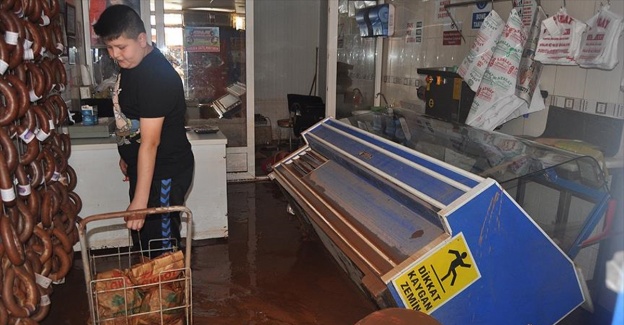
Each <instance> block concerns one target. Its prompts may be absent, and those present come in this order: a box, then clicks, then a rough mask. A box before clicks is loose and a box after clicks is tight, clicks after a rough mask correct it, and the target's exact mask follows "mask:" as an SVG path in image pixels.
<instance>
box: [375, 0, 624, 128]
mask: <svg viewBox="0 0 624 325" xmlns="http://www.w3.org/2000/svg"><path fill="white" fill-rule="evenodd" d="M387 2H390V3H392V4H393V5H394V6H395V8H396V13H397V14H396V20H395V29H396V33H395V35H394V36H393V37H392V38H389V39H386V40H384V42H385V46H386V48H388V50H387V51H388V52H387V56H386V57H388V58H400V57H401V56H402V55H404V54H405V53H408V54H409V59H403V60H401V59H389V60H388V61H387V62H386V65H385V66H384V71H383V74H384V75H390V76H397V75H398V76H400V77H402V78H420V79H422V78H423V76H419V75H418V74H417V73H416V69H417V68H426V67H441V66H455V65H459V64H460V63H461V61H462V60H463V58H464V56H465V55H466V54H467V53H468V51H469V50H470V47H471V46H472V43H473V42H474V39H475V35H476V32H477V30H473V29H472V28H470V17H471V16H470V15H471V13H472V7H471V6H467V7H456V8H453V9H452V14H453V18H454V19H455V21H458V22H462V26H463V31H462V33H463V35H464V38H465V42H464V41H462V44H461V45H459V46H444V45H442V30H443V26H442V25H441V24H439V23H437V22H436V19H435V12H436V6H437V4H438V1H435V0H394V1H387ZM452 2H460V1H459V0H457V1H452ZM541 3H542V6H543V9H544V11H545V12H546V13H547V14H549V15H552V14H554V13H556V12H557V11H558V10H559V8H560V7H561V6H562V5H563V1H559V0H542V1H541ZM601 3H604V4H606V3H607V1H606V0H603V1H601V0H567V1H566V4H567V10H568V13H569V14H570V15H571V16H573V17H575V18H577V19H579V20H581V21H587V20H588V19H589V18H591V17H592V16H593V15H594V14H595V13H596V12H597V10H598V9H599V8H600V6H601ZM610 4H611V11H613V12H615V13H618V14H619V15H623V16H624V0H611V1H610ZM511 6H512V2H511V1H502V2H495V3H494V10H495V11H496V12H497V13H498V14H499V15H500V16H501V18H503V19H505V20H506V19H507V17H508V16H509V12H510V11H511ZM417 20H422V21H423V22H424V28H423V38H424V39H423V42H422V44H418V45H416V44H413V43H411V44H410V43H406V42H405V35H406V31H407V23H408V22H412V21H417ZM623 38H624V37H623V36H620V39H619V46H618V57H619V58H620V60H621V61H624V60H623V59H622V58H623V57H624V56H623V53H624V39H623ZM623 76H624V62H620V63H619V64H618V65H617V66H616V67H615V68H614V69H613V70H611V71H604V70H598V69H584V68H580V67H576V66H571V67H569V66H554V65H551V66H546V67H545V68H544V70H543V72H542V80H541V88H542V89H543V90H546V91H548V93H549V94H550V95H556V96H569V97H574V98H584V99H588V100H599V101H603V102H608V103H624V93H623V92H621V91H620V90H619V86H620V82H621V80H622V78H623ZM382 91H383V92H384V93H385V94H386V97H388V100H389V101H390V99H391V98H392V99H394V101H395V102H396V103H399V104H400V103H401V102H406V103H419V104H420V103H421V102H420V101H419V100H418V99H417V97H416V87H415V86H410V85H403V83H400V84H396V83H391V82H386V83H385V84H384V85H383V86H382ZM546 116H547V111H542V112H538V113H534V114H531V115H529V117H528V118H524V117H521V118H518V119H515V120H513V121H511V122H509V123H507V124H506V125H505V126H504V127H503V129H502V130H503V131H504V132H507V133H511V134H526V135H531V136H538V135H540V134H541V133H542V131H543V130H544V127H545V125H546Z"/></svg>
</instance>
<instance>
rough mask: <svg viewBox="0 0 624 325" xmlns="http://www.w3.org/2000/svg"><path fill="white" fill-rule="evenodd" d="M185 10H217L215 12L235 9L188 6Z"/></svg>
mask: <svg viewBox="0 0 624 325" xmlns="http://www.w3.org/2000/svg"><path fill="white" fill-rule="evenodd" d="M187 10H198V11H217V12H235V11H236V10H234V9H227V8H214V7H193V8H188V9H187Z"/></svg>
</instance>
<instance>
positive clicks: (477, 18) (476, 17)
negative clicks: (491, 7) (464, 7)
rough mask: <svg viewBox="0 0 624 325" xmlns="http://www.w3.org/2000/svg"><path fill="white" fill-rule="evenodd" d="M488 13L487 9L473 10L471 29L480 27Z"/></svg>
mask: <svg viewBox="0 0 624 325" xmlns="http://www.w3.org/2000/svg"><path fill="white" fill-rule="evenodd" d="M489 13H490V12H489V11H484V12H473V13H472V29H479V28H481V24H482V23H483V20H485V17H487V15H488V14H489Z"/></svg>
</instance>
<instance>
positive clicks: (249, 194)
mask: <svg viewBox="0 0 624 325" xmlns="http://www.w3.org/2000/svg"><path fill="white" fill-rule="evenodd" d="M286 205H287V202H286V199H285V198H284V196H283V195H282V193H281V191H280V190H279V188H278V187H277V185H276V184H275V183H272V182H268V181H267V182H256V183H235V184H228V214H229V238H228V239H227V240H224V239H221V240H207V241H203V242H198V243H194V244H193V255H192V258H191V260H192V271H193V275H192V277H193V314H194V324H201V325H204V324H225V325H229V324H232V325H248V324H270V325H313V324H319V325H320V324H322V325H353V324H355V323H357V322H358V321H359V320H361V319H363V318H365V317H366V316H367V315H369V314H371V313H372V312H374V311H375V310H376V309H377V308H376V306H375V305H374V304H373V303H372V302H371V301H370V300H369V299H368V298H367V297H366V296H365V295H364V294H363V293H362V292H360V291H359V289H358V288H357V287H356V286H355V285H354V284H353V283H352V282H351V280H350V279H349V278H348V277H347V276H346V274H345V273H344V272H343V271H342V269H340V267H339V266H338V265H337V264H336V263H335V262H334V260H333V259H332V257H331V255H330V254H329V253H328V252H327V250H326V249H325V248H324V247H323V245H322V244H321V242H320V241H319V240H318V239H317V238H316V237H315V236H314V235H311V236H306V235H304V233H305V232H303V231H302V227H301V226H300V222H299V221H298V219H297V218H296V217H294V216H291V215H289V214H288V213H287V212H286ZM85 290H86V289H85V284H84V278H83V273H82V262H81V261H80V260H77V261H76V262H75V263H74V267H73V269H72V271H71V272H70V273H69V274H68V276H67V278H66V283H65V284H62V285H57V286H55V288H54V293H53V294H52V296H51V299H52V306H51V310H50V314H49V315H48V317H47V318H46V319H45V320H44V321H43V322H41V324H42V325H85V324H87V319H88V317H89V311H88V305H87V295H86V291H85ZM511 323H513V321H511V322H510V324H511ZM609 323H610V322H604V321H595V320H593V319H592V317H590V315H589V314H588V313H586V312H584V311H583V310H582V309H581V308H577V310H575V311H574V312H573V313H572V314H571V315H570V316H569V317H567V318H566V319H564V320H563V321H562V322H560V324H562V325H577V324H578V325H580V324H583V325H594V324H596V325H597V324H601V325H602V324H609ZM380 324H384V322H381V323H380ZM415 325H418V324H415ZM444 325H456V324H444Z"/></svg>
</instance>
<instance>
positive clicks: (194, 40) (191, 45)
mask: <svg viewBox="0 0 624 325" xmlns="http://www.w3.org/2000/svg"><path fill="white" fill-rule="evenodd" d="M184 50H185V51H187V52H219V51H221V42H220V41H219V27H187V28H184Z"/></svg>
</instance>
